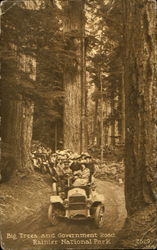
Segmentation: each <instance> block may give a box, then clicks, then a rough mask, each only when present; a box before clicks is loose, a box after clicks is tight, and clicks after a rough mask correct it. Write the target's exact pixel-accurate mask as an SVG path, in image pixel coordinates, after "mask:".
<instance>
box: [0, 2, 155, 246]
mask: <svg viewBox="0 0 157 250" xmlns="http://www.w3.org/2000/svg"><path fill="white" fill-rule="evenodd" d="M156 9H157V8H156V1H154V0H21V1H16V0H14V1H13V0H9V1H4V3H3V4H2V6H1V15H2V16H1V49H2V52H1V83H0V138H1V141H0V147H1V163H0V200H1V199H2V201H3V200H5V202H6V203H7V202H9V204H10V206H12V203H11V201H8V199H9V198H7V197H9V195H10V197H11V196H12V199H13V200H12V202H13V206H15V210H16V211H14V212H13V211H12V210H11V208H10V207H9V206H8V207H6V206H5V205H4V204H3V203H2V206H1V203H0V210H1V212H2V222H1V223H0V230H2V229H1V227H2V225H5V227H4V228H5V230H6V231H7V230H8V229H7V228H8V227H9V228H10V224H9V223H10V222H11V223H13V221H14V222H15V221H16V220H17V225H19V226H17V227H18V229H19V230H21V228H22V229H23V230H25V231H27V230H28V227H29V226H28V225H29V223H27V222H28V218H27V216H26V215H25V211H26V210H22V208H21V206H22V204H23V203H24V206H26V207H27V206H28V207H29V203H30V201H29V194H26V196H25V199H26V201H27V202H26V201H24V200H22V201H21V204H20V203H19V205H18V204H17V203H16V198H17V200H20V198H19V197H21V196H20V193H19V191H18V188H17V187H19V189H21V190H22V191H21V192H25V191H26V192H27V191H28V190H27V188H28V189H29V188H31V189H30V190H29V191H30V195H31V197H32V199H36V203H39V202H40V200H39V199H41V200H42V199H43V201H42V205H41V208H42V207H44V203H45V202H47V201H46V198H45V197H46V196H48V194H49V185H50V183H49V182H50V180H49V179H48V173H47V172H46V171H47V170H46V167H45V168H44V167H43V166H44V164H43V161H46V160H43V159H44V157H45V156H44V157H43V158H42V163H40V164H39V165H40V166H39V165H38V166H36V168H35V165H34V164H35V163H34V162H35V161H36V160H38V159H37V158H38V156H36V159H35V160H34V158H33V157H35V156H34V155H35V153H34V152H38V153H39V151H40V150H41V152H42V153H43V151H44V153H43V155H44V154H45V155H48V154H56V152H57V153H58V154H60V152H61V154H63V155H64V152H65V151H66V150H70V151H71V152H72V153H74V154H77V155H81V153H82V152H87V153H88V154H90V155H91V157H92V159H93V161H94V163H95V165H98V168H99V170H98V172H97V173H96V178H97V179H98V182H99V180H100V181H102V183H103V184H102V185H104V189H106V191H104V192H106V196H107V197H109V196H110V192H113V191H111V189H112V188H111V187H110V185H113V189H114V190H115V191H114V192H115V195H116V192H118V196H117V197H119V198H117V199H122V202H123V205H122V207H123V208H118V209H119V211H120V209H122V210H123V211H124V214H125V213H126V214H125V215H124V214H123V213H122V212H121V213H122V215H121V217H122V218H123V219H120V222H119V225H118V222H117V225H118V226H117V229H116V230H117V231H116V234H117V236H116V239H115V242H114V244H112V246H111V248H114V249H121V248H124V249H125V248H126V249H134V248H135V249H144V248H147V249H148V248H149V249H152V248H154V249H155V248H156V240H155V238H156V237H155V234H156V198H157V187H156V180H157V172H156V146H157V144H156V130H157V127H156V126H157V116H156V100H157V99H156V80H157V79H156V75H157V74H156V73H157V72H156V53H157V50H156V40H157V32H156V31H157V24H156V16H157V14H156ZM41 152H40V153H41ZM39 158H40V157H39ZM45 159H46V158H45ZM45 164H46V163H45ZM47 164H48V163H47ZM39 168H42V169H40V170H39ZM36 170H37V171H36ZM38 170H39V171H38ZM110 183H111V184H110ZM98 185H99V184H98ZM116 189H117V191H116ZM40 190H43V192H40ZM3 193H4V194H5V195H3ZM35 196H39V197H38V198H37V197H35ZM44 196H45V197H44ZM15 197H16V198H15ZM33 197H34V198H33ZM111 198H112V194H111ZM21 199H23V198H21ZM27 199H28V200H27ZM22 202H23V203H22ZM6 203H5V204H6ZM36 209H39V207H38V206H37V205H33V207H32V211H36ZM111 210H112V209H111ZM43 211H45V210H44V209H43V210H42V212H41V215H39V214H40V211H39V213H38V212H37V215H36V216H37V218H34V217H33V213H31V208H30V210H29V213H28V216H32V218H34V219H32V221H33V220H39V223H40V226H41V225H42V220H46V219H45V217H44V216H45V215H44V213H43ZM117 211H118V210H117ZM108 213H109V214H108V216H109V217H110V216H111V217H112V215H114V216H115V215H118V213H120V212H115V211H114V210H113V211H111V212H108ZM9 214H10V219H9V220H10V222H9V221H8V220H7V222H6V218H7V215H9ZM19 214H21V216H19ZM18 216H19V220H18ZM16 218H17V219H16ZM22 221H25V223H26V225H27V227H23V223H22ZM107 223H108V222H107ZM113 224H114V222H113ZM11 225H12V224H11ZM45 227H46V226H45ZM11 228H13V229H14V227H11ZM113 228H114V226H113V225H112V226H111V225H109V229H110V230H111V232H113ZM31 229H32V231H33V230H34V232H35V230H36V228H35V226H34V225H33V224H31ZM63 229H64V230H66V227H65V228H64V225H63ZM47 230H48V231H47V232H49V229H47ZM72 230H73V229H72ZM104 230H105V229H104ZM2 234H3V230H2ZM4 238H5V236H4ZM14 244H15V243H14ZM19 244H20V243H19ZM117 246H118V247H117ZM20 247H21V246H20ZM107 247H108V246H107ZM15 249H16V246H15ZM19 249H21V250H22V248H19ZM23 249H24V248H23ZM33 249H34V248H33ZM41 249H42V250H44V248H41Z"/></svg>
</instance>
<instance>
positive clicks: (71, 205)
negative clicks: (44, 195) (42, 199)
mask: <svg viewBox="0 0 157 250" xmlns="http://www.w3.org/2000/svg"><path fill="white" fill-rule="evenodd" d="M104 211H105V207H104V196H103V195H102V194H99V193H98V192H96V191H95V190H94V188H93V184H91V183H89V184H88V185H86V186H77V187H74V186H68V187H67V188H66V190H65V193H64V196H63V195H62V193H59V194H56V195H51V196H50V206H49V209H48V219H49V221H50V222H51V224H52V225H56V224H57V223H58V218H59V217H65V218H68V219H73V220H83V219H88V218H91V219H93V221H94V222H95V225H96V227H97V228H100V227H102V226H103V224H104Z"/></svg>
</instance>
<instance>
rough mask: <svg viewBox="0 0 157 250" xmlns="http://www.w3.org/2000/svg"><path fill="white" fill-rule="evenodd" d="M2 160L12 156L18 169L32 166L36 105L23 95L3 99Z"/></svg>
mask: <svg viewBox="0 0 157 250" xmlns="http://www.w3.org/2000/svg"><path fill="white" fill-rule="evenodd" d="M2 107H3V109H2V112H3V113H2V142H3V147H2V160H3V159H6V158H7V159H8V158H12V159H14V161H15V164H16V168H17V169H18V170H22V169H23V170H24V169H29V168H30V167H31V155H30V153H31V152H30V149H31V140H32V126H33V110H34V105H33V102H32V101H31V100H30V99H24V98H22V95H20V94H18V96H17V97H16V98H14V99H7V98H6V97H5V98H3V99H2Z"/></svg>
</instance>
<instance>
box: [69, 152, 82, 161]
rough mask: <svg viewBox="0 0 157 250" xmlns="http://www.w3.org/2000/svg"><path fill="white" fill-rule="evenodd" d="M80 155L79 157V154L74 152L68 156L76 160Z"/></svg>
mask: <svg viewBox="0 0 157 250" xmlns="http://www.w3.org/2000/svg"><path fill="white" fill-rule="evenodd" d="M80 157H81V156H80V155H79V154H77V153H75V154H73V155H71V156H70V159H72V160H77V159H79V158H80Z"/></svg>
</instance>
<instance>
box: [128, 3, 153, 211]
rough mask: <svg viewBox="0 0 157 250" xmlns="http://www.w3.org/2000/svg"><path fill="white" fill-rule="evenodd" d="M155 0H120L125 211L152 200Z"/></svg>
mask: <svg viewBox="0 0 157 250" xmlns="http://www.w3.org/2000/svg"><path fill="white" fill-rule="evenodd" d="M154 3H155V1H144V0H132V1H125V0H124V1H123V4H124V10H123V11H124V13H125V46H126V47H125V64H124V65H125V66H124V71H125V74H124V81H125V93H126V105H125V110H126V142H125V145H126V152H125V155H126V156H125V166H126V168H125V197H126V208H127V211H128V214H132V213H134V212H135V211H136V210H138V209H140V208H143V207H144V206H145V205H148V204H152V203H155V166H156V160H155V158H156V156H155V145H156V136H155V133H156V132H155V120H156V113H155V98H156V82H155V80H156V79H155V75H156V72H155V4H154Z"/></svg>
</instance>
